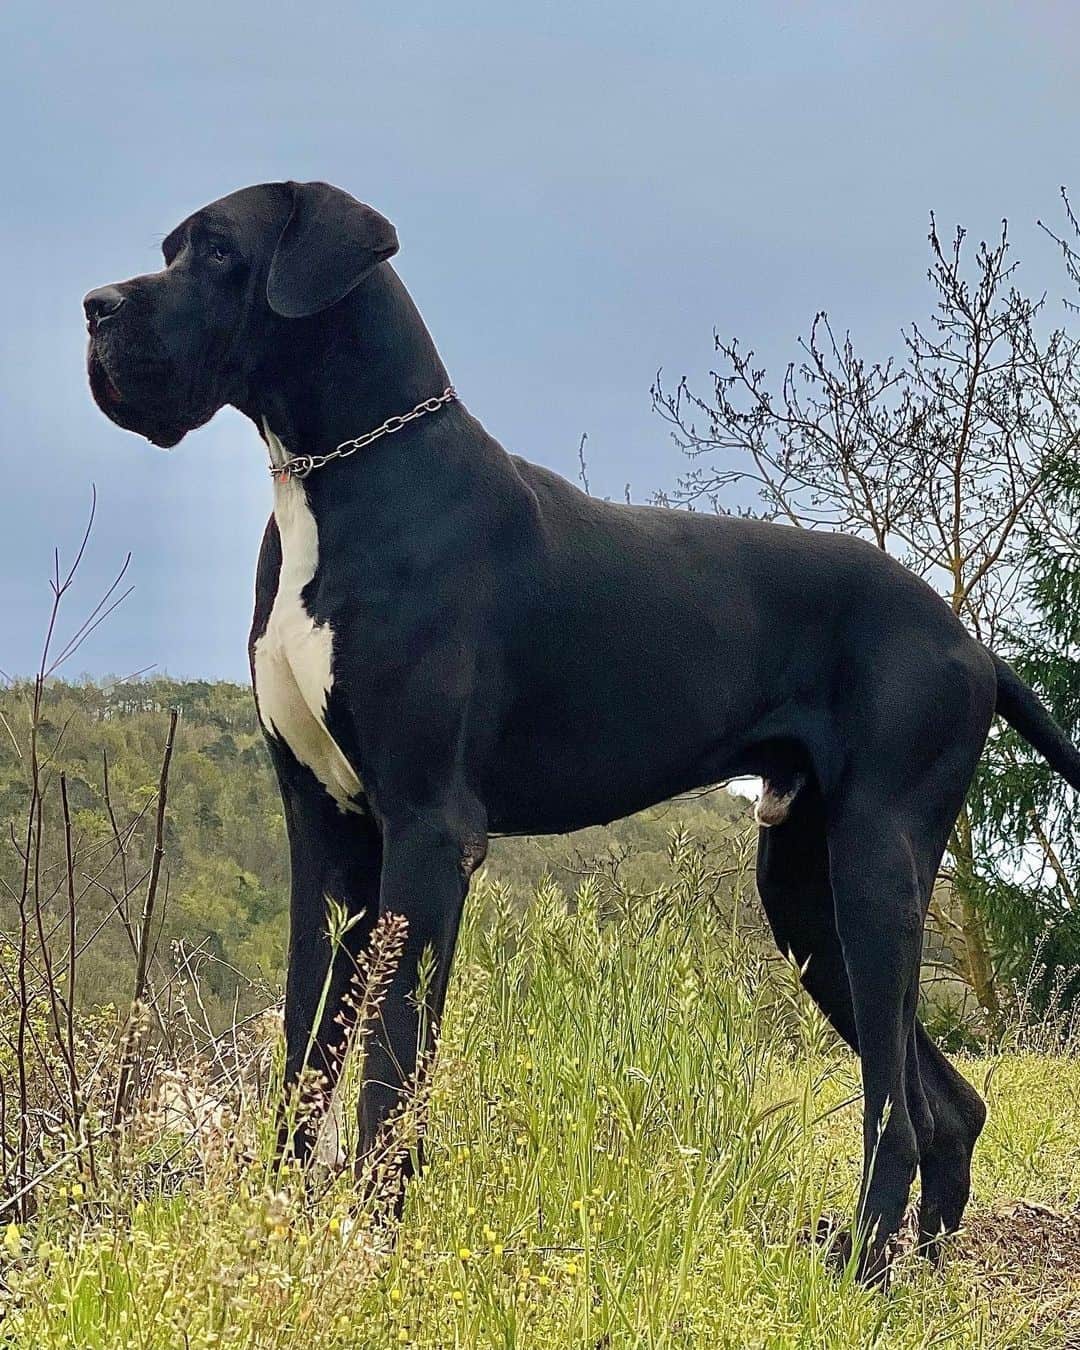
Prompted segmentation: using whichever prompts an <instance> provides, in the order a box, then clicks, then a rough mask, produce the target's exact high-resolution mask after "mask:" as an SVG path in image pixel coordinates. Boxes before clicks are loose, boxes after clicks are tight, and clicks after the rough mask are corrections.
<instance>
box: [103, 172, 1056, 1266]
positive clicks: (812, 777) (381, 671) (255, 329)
mask: <svg viewBox="0 0 1080 1350" xmlns="http://www.w3.org/2000/svg"><path fill="white" fill-rule="evenodd" d="M163 247H164V255H165V267H164V269H163V270H161V271H158V272H154V273H151V274H149V275H145V276H138V277H135V278H133V279H132V280H130V281H125V282H123V283H121V284H119V285H111V286H105V287H103V288H101V289H99V290H95V291H92V292H91V293H90V294H89V295H88V296H87V297H86V300H85V302H84V304H85V310H86V315H87V318H88V320H89V328H90V349H89V374H90V385H91V389H92V391H93V394H94V397H95V399H96V400H97V403H98V405H99V406H100V407H101V409H102V411H103V412H105V413H106V415H107V416H108V417H110V418H111V419H112V420H113V421H114V422H116V423H117V424H119V425H120V426H121V427H125V428H127V429H128V430H131V431H135V432H138V433H139V434H140V435H142V436H145V437H147V438H148V439H149V440H150V441H152V442H153V443H154V444H155V445H159V446H173V445H176V443H177V442H178V441H179V440H181V438H182V437H183V436H184V434H185V433H186V432H188V431H190V430H191V429H192V428H193V427H197V426H200V425H202V424H203V423H204V422H206V421H207V420H208V419H209V418H211V417H212V416H213V415H214V413H215V412H216V411H217V409H219V408H221V407H222V406H223V405H225V404H231V405H233V406H234V407H236V408H239V409H240V410H241V411H242V412H243V413H245V414H246V415H247V416H248V417H250V418H251V420H252V422H254V424H255V426H256V428H257V429H258V431H259V434H260V435H261V436H262V437H263V440H264V442H265V443H266V446H267V449H268V451H269V456H270V459H271V464H272V467H273V473H274V477H273V494H274V514H273V517H272V519H271V520H270V523H269V525H268V526H267V529H266V534H265V536H264V539H263V544H262V553H261V555H260V558H259V564H258V578H257V582H256V597H255V619H254V626H253V628H252V632H251V662H252V670H253V676H254V682H255V691H256V699H257V702H258V708H259V715H260V717H261V719H262V723H263V726H264V727H265V730H266V736H267V740H268V742H269V746H270V753H271V756H272V758H273V761H274V766H275V768H276V770H277V774H278V778H279V780H280V784H281V794H282V797H283V800H284V809H285V819H286V823H287V826H288V833H289V845H290V851H291V861H292V900H291V923H292V928H291V942H290V951H289V969H288V980H287V992H286V1013H285V1024H286V1037H287V1050H288V1071H289V1073H290V1074H291V1075H293V1076H294V1077H295V1076H296V1075H297V1074H298V1073H299V1071H300V1069H301V1066H302V1063H303V1060H304V1057H305V1053H306V1052H307V1050H308V1048H309V1041H310V1042H311V1043H313V1045H314V1047H315V1060H316V1063H317V1064H318V1065H319V1066H320V1067H322V1068H325V1070H326V1072H327V1074H328V1075H331V1076H332V1075H333V1073H334V1071H335V1065H336V1064H337V1063H338V1055H337V1053H336V1051H337V1050H338V1049H339V1045H338V1042H339V1041H340V1038H341V1037H342V1035H343V1032H342V1030H341V1027H342V1014H343V1008H342V998H343V996H344V994H345V992H346V990H347V986H348V982H349V977H350V973H351V967H352V964H353V961H354V958H355V955H356V954H357V953H358V952H359V951H360V950H361V949H362V948H363V946H364V944H365V941H366V939H367V936H368V934H369V933H370V931H371V928H372V925H373V924H374V922H375V921H376V919H377V917H378V916H379V915H380V914H381V913H386V912H393V913H397V914H401V915H404V916H405V918H406V919H407V921H408V930H407V940H406V946H405V953H404V957H403V959H402V961H401V963H400V966H399V968H398V970H397V973H396V975H395V976H394V978H393V982H392V985H391V987H390V989H389V993H388V995H387V998H386V1002H385V1004H384V1008H383V1025H382V1028H381V1029H380V1031H379V1032H378V1033H377V1035H376V1036H375V1039H374V1043H373V1044H372V1046H371V1047H370V1049H369V1052H368V1057H367V1069H366V1083H365V1086H364V1089H363V1097H362V1104H361V1108H360V1112H361V1136H362V1141H363V1143H364V1145H365V1146H366V1147H368V1148H371V1147H372V1146H374V1145H375V1144H376V1142H377V1141H378V1139H379V1136H380V1131H381V1129H382V1128H383V1125H384V1123H385V1122H386V1120H387V1118H388V1116H389V1115H390V1114H391V1113H392V1112H393V1111H394V1109H395V1107H396V1105H397V1104H398V1102H399V1100H400V1097H401V1092H402V1087H403V1084H405V1083H407V1081H408V1080H409V1078H410V1076H411V1074H412V1072H413V1069H414V1066H415V1064H416V1057H417V1044H418V1029H419V1024H420V1021H421V1020H423V1022H424V1023H425V1024H426V1023H427V1021H428V1019H427V1018H424V1019H420V1015H419V1011H418V1008H417V1006H416V1002H415V1000H413V999H410V998H409V997H408V996H409V995H410V993H411V992H412V991H413V989H414V987H415V985H416V980H417V964H418V961H419V960H420V959H421V957H422V956H423V955H424V953H425V952H426V950H427V949H429V948H430V949H433V952H434V956H435V959H436V967H435V970H436V973H435V976H434V979H433V981H432V982H431V987H430V992H429V995H428V997H429V1002H430V1010H429V1011H430V1014H431V1018H430V1021H431V1023H432V1024H433V1025H434V1024H435V1023H437V1021H438V1017H439V1015H440V1012H441V1009H442V1005H443V999H444V995H445V992H446V984H447V978H448V976H449V973H450V964H451V958H452V956H453V952H454V942H455V937H456V934H457V929H458V922H459V920H460V917H461V912H462V906H463V903H464V900H465V894H466V891H467V889H468V885H469V878H470V875H471V873H472V872H473V870H474V869H475V868H476V866H477V865H478V864H479V863H480V861H481V860H482V859H483V857H484V853H485V849H486V844H487V839H488V836H489V834H494V833H519V832H528V833H552V832H555V833H557V832H562V831H567V830H574V829H578V828H580V827H582V826H585V825H592V824H597V823H601V822H607V821H610V820H612V819H614V818H616V817H619V816H623V815H626V814H628V813H629V812H632V811H637V810H638V809H640V808H642V807H645V806H648V805H649V804H650V803H653V802H656V801H659V800H661V799H663V798H666V797H670V796H672V795H673V794H675V793H679V792H684V791H687V790H689V789H691V788H695V787H700V786H702V785H706V784H713V783H717V782H720V781H721V780H723V779H726V778H730V777H733V776H736V775H760V776H761V777H762V778H763V779H764V780H765V791H764V795H763V798H762V803H761V806H760V807H759V820H760V821H761V824H762V830H761V836H760V843H759V849H758V866H757V879H758V887H759V890H760V892H761V898H762V901H763V903H764V906H765V910H766V913H767V914H768V917H769V922H770V923H771V925H772V928H773V931H774V933H775V935H776V940H777V942H778V943H779V945H780V947H781V948H782V949H784V951H785V952H790V953H791V954H792V955H793V956H794V957H795V958H796V960H797V961H798V962H799V963H800V965H802V966H803V967H804V973H803V982H804V984H805V985H806V987H807V989H808V990H809V991H810V993H811V994H812V996H813V997H814V998H815V999H816V1000H817V1002H818V1003H819V1004H820V1006H821V1008H822V1009H823V1010H824V1012H825V1014H826V1015H827V1016H828V1018H829V1019H830V1020H831V1022H832V1023H833V1025H834V1026H835V1027H836V1029H837V1030H838V1031H839V1033H840V1035H841V1036H843V1038H844V1039H845V1040H846V1041H847V1042H848V1044H849V1045H851V1046H852V1047H853V1048H854V1049H856V1050H857V1051H859V1052H860V1054H861V1057H862V1073H863V1082H864V1087H865V1121H864V1148H865V1167H864V1175H863V1183H862V1194H861V1197H860V1204H859V1223H860V1225H861V1231H862V1233H863V1234H864V1235H865V1238H866V1240H865V1244H864V1246H863V1252H862V1258H861V1259H862V1268H863V1273H864V1274H865V1275H867V1276H869V1277H874V1276H876V1275H878V1274H880V1272H881V1271H882V1270H883V1268H884V1265H885V1262H886V1259H887V1249H888V1245H889V1242H890V1239H891V1238H892V1236H893V1235H894V1234H895V1233H896V1230H897V1227H898V1225H899V1223H900V1220H901V1216H902V1214H903V1211H904V1207H905V1204H906V1201H907V1197H908V1191H909V1188H910V1186H911V1183H912V1180H913V1178H914V1174H915V1170H916V1167H918V1168H920V1169H921V1172H922V1202H921V1216H920V1227H921V1232H922V1237H923V1241H924V1243H925V1245H926V1246H927V1247H928V1248H930V1249H932V1248H933V1247H934V1246H935V1244H936V1239H937V1238H938V1236H939V1235H940V1234H941V1233H942V1232H948V1231H951V1230H953V1229H955V1228H956V1227H957V1225H958V1224H959V1222H960V1218H961V1215H962V1213H963V1210H964V1205H965V1203H966V1201H967V1198H968V1191H969V1185H970V1162H971V1155H972V1149H973V1147H974V1144H975V1140H976V1138H977V1136H978V1134H979V1131H980V1129H981V1127H982V1124H983V1120H984V1117H985V1110H984V1107H983V1104H982V1102H981V1101H980V1099H979V1097H978V1096H977V1094H976V1093H975V1092H974V1091H973V1090H972V1088H971V1087H969V1086H968V1084H967V1083H966V1082H965V1081H964V1079H963V1078H961V1076H960V1075H959V1074H958V1073H957V1072H956V1070H955V1069H953V1068H952V1066H951V1065H950V1064H949V1063H948V1061H947V1060H946V1059H945V1058H944V1056H943V1055H942V1054H941V1052H940V1051H939V1050H938V1049H937V1048H936V1046H934V1045H933V1043H932V1042H931V1041H930V1040H929V1038H928V1037H927V1035H926V1033H925V1031H924V1030H923V1028H922V1026H921V1025H920V1024H919V1022H918V1021H917V1019H916V1016H915V1005H916V996H917V992H918V979H919V963H920V948H921V938H922V930H923V919H924V915H925V913H926V908H927V903H928V900H929V896H930V889H931V886H932V884H933V881H934V876H935V873H936V871H937V868H938V865H939V863H940V861H941V857H942V853H943V850H944V848H945V844H946V840H947V839H948V836H949V831H950V828H951V826H952V824H953V822H954V820H955V819H956V815H957V812H958V810H959V808H960V805H961V803H962V802H963V800H964V794H965V792H966V790H967V787H968V783H969V781H970V779H971V776H972V772H973V770H974V768H975V764H976V761H977V760H978V757H979V753H980V751H981V749H982V746H983V743H984V741H985V739H986V735H987V731H988V729H989V727H990V723H991V719H992V718H993V716H994V713H995V712H997V713H999V714H1000V715H1002V716H1004V717H1005V718H1006V719H1007V720H1008V721H1009V722H1011V723H1012V725H1013V726H1014V727H1016V728H1017V729H1018V730H1019V731H1020V733H1021V734H1022V735H1023V736H1025V737H1026V738H1027V740H1028V741H1030V742H1031V744H1032V745H1033V746H1035V747H1036V748H1037V749H1038V750H1039V751H1040V752H1041V753H1042V754H1043V755H1044V756H1045V757H1046V759H1047V760H1048V761H1049V763H1050V764H1051V765H1052V766H1053V767H1054V768H1055V769H1056V770H1057V771H1058V772H1060V773H1061V774H1063V775H1064V777H1065V778H1066V779H1067V780H1068V781H1069V783H1070V784H1072V786H1073V787H1074V788H1080V754H1078V753H1077V751H1076V750H1075V749H1074V748H1073V747H1072V746H1071V745H1070V744H1069V743H1068V742H1067V741H1066V740H1065V738H1064V737H1063V735H1062V733H1061V732H1060V730H1059V728H1058V727H1057V726H1056V725H1055V724H1054V722H1053V721H1052V720H1051V718H1050V716H1049V714H1048V713H1047V712H1046V710H1045V709H1044V708H1043V707H1042V705H1041V704H1040V703H1039V701H1038V700H1037V698H1036V697H1035V695H1034V694H1033V693H1032V692H1031V690H1030V689H1028V688H1027V686H1026V685H1024V684H1023V683H1022V682H1021V681H1020V680H1019V678H1018V677H1017V676H1016V675H1015V673H1014V672H1013V671H1012V670H1011V669H1010V668H1009V667H1008V666H1007V665H1005V664H1004V663H1003V662H1002V661H1000V660H999V659H997V658H996V657H995V656H993V655H992V654H991V653H990V652H988V651H987V650H985V649H984V648H983V647H982V646H980V645H979V643H977V642H976V641H975V640H974V639H973V638H972V637H970V636H969V635H968V633H967V632H965V630H964V629H963V628H962V627H961V625H960V624H959V623H958V622H957V620H956V619H955V618H954V617H953V615H952V613H951V612H950V611H949V609H948V607H947V606H946V605H945V604H944V603H943V602H942V601H941V600H940V599H939V598H938V596H937V595H935V594H934V592H933V591H932V590H931V589H930V588H929V587H928V586H926V585H925V584H924V583H923V582H922V581H920V580H918V579H917V578H916V577H915V576H913V575H912V574H911V573H910V572H908V571H906V570H905V569H904V568H903V567H902V566H900V565H899V564H898V563H897V562H895V561H893V560H892V559H891V558H889V557H887V556H886V555H885V554H883V553H881V552H880V551H878V550H877V549H876V548H874V547H872V546H871V545H869V544H866V543H863V542H860V541H859V540H857V539H853V538H847V537H845V536H843V535H839V534H819V533H808V532H804V531H801V530H797V529H793V528H788V527H784V526H781V525H773V524H765V523H761V522H758V521H753V520H743V519H734V518H730V517H719V518H716V517H711V516H704V515H694V514H689V513H686V512H682V511H673V510H663V509H655V508H650V507H633V506H621V505H613V504H611V503H608V502H603V501H597V500H595V499H594V498H591V497H588V496H586V495H585V494H583V493H582V492H580V491H578V490H577V489H576V488H574V487H572V486H571V485H570V484H568V483H567V482H565V481H564V480H563V479H562V478H560V477H558V476H557V475H556V474H554V473H551V472H549V471H548V470H546V469H541V468H537V467H536V466H535V465H533V464H529V463H526V462H525V461H523V460H521V459H517V458H515V457H514V456H512V455H509V454H507V453H506V451H505V450H503V448H502V447H501V446H500V445H499V444H498V443H497V442H496V441H495V440H493V439H492V437H491V436H489V435H488V433H487V432H486V431H485V430H484V428H483V427H482V426H481V424H480V423H479V422H478V421H477V420H476V419H475V418H474V417H473V416H472V415H471V414H470V413H469V412H468V411H467V410H466V408H465V407H464V406H463V405H462V403H461V402H460V401H458V400H457V398H456V397H455V395H454V392H453V390H452V389H451V388H450V382H449V379H448V376H447V372H446V369H445V367H444V366H443V363H442V361H441V359H440V357H439V354H438V352H437V351H436V349H435V345H434V343H433V342H432V339H431V337H430V335H429V334H428V331H427V329H426V327H425V326H424V323H423V321H422V320H421V318H420V315H419V313H418V312H417V310H416V308H415V306H414V305H413V302H412V300H411V299H410V298H409V296H408V294H407V293H406V291H405V288H404V286H403V285H402V283H401V281H400V280H399V279H398V277H397V275H396V274H395V272H394V270H393V268H392V267H391V265H390V263H389V261H388V259H389V258H390V257H391V255H392V254H394V253H395V252H396V250H397V247H398V242H397V236H396V234H395V231H394V228H393V226H392V225H391V224H390V223H389V221H387V220H386V219H384V217H382V216H381V215H379V213H378V212H377V211H374V210H373V209H372V208H371V207H369V206H365V205H363V204H362V203H361V202H358V201H356V200H355V199H354V198H353V197H351V196H349V195H348V194H347V193H345V192H342V191H340V190H339V189H337V188H334V187H330V186H328V185H326V184H324V183H264V184H261V185H259V186H257V187H250V188H245V189H243V190H242V191H239V192H235V193H233V194H232V195H230V196H228V197H225V198H223V199H222V200H220V201H218V202H215V203H213V204H212V205H211V206H208V207H206V208H204V209H203V210H201V211H197V212H196V213H195V214H194V215H192V216H190V217H189V218H188V219H187V220H185V221H184V222H183V223H182V224H181V225H179V226H177V228H176V229H175V230H173V231H172V233H171V234H170V235H169V236H168V237H167V238H166V239H165V242H164V246H163ZM391 432H394V433H396V434H390V433H391ZM354 451H355V452H356V453H353V452H354ZM313 457H314V458H313ZM328 896H329V897H333V898H334V899H335V900H337V901H340V902H341V903H342V904H343V905H345V906H346V907H347V909H348V911H349V912H350V913H351V914H353V915H355V916H359V917H358V919H357V922H356V923H355V924H354V926H353V927H351V928H350V929H349V931H348V933H347V936H346V939H345V947H346V950H344V951H342V952H340V953H339V956H338V958H337V959H336V960H335V961H334V962H333V965H334V968H333V969H332V970H331V969H330V966H331V964H332V962H331V950H330V943H329V940H328V936H327V931H326V923H327V918H326V897H328ZM327 985H328V988H329V997H328V999H327V1001H326V1003H325V1007H324V1009H323V1012H322V1015H321V1018H319V1005H320V996H321V994H322V992H323V989H324V986H327ZM317 1018H319V1025H318V1026H315V1025H314V1023H315V1021H316V1019H317ZM883 1119H884V1120H885V1125H884V1129H882V1128H881V1126H882V1121H883ZM879 1135H880V1138H879ZM294 1142H295V1147H296V1148H297V1150H298V1151H299V1152H301V1153H303V1152H304V1151H305V1150H306V1149H308V1148H309V1147H310V1139H309V1138H308V1137H307V1136H306V1135H305V1136H304V1137H301V1138H298V1139H296V1140H295V1141H294Z"/></svg>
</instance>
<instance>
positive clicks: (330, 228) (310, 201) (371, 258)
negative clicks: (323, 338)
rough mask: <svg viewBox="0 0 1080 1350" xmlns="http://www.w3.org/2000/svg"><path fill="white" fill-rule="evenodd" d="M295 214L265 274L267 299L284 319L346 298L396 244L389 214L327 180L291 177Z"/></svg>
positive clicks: (392, 252)
mask: <svg viewBox="0 0 1080 1350" xmlns="http://www.w3.org/2000/svg"><path fill="white" fill-rule="evenodd" d="M287 186H288V187H290V188H291V189H292V193H293V208H292V215H290V216H289V219H288V222H287V224H286V226H285V228H284V230H283V231H282V232H281V238H280V239H279V240H278V243H277V248H276V249H275V250H274V256H273V258H272V259H271V262H270V273H269V275H268V276H267V278H266V299H267V301H268V302H269V305H270V308H271V309H272V310H273V311H274V313H275V314H280V315H281V316H282V318H284V319H303V318H306V317H307V316H308V315H309V314H318V313H319V311H320V310H324V309H329V308H330V306H331V305H336V304H337V302H338V301H339V300H343V299H344V298H345V296H346V295H348V293H349V292H350V291H351V290H352V288H353V287H354V286H355V285H356V284H357V282H359V281H360V280H361V279H362V278H363V277H365V276H366V275H367V273H368V272H370V271H371V269H372V268H373V267H376V266H378V264H379V263H381V262H383V261H384V260H385V259H387V258H391V257H393V255H394V254H395V253H396V252H397V250H398V238H397V231H396V230H395V229H394V227H393V225H391V224H390V222H389V221H388V220H387V219H386V217H385V216H380V215H379V213H378V211H376V210H374V209H373V208H372V207H370V206H365V205H364V203H363V202H358V201H357V200H356V198H355V197H350V196H349V194H348V193H347V192H342V190H341V188H336V187H332V186H331V185H330V184H329V183H289V184H288V185H287Z"/></svg>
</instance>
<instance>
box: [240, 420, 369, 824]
mask: <svg viewBox="0 0 1080 1350" xmlns="http://www.w3.org/2000/svg"><path fill="white" fill-rule="evenodd" d="M275 441H277V437H272V439H271V450H272V451H275V452H278V453H280V451H279V447H280V445H281V443H280V441H277V445H276V446H275V445H274V442H275ZM275 462H276V461H275ZM274 516H275V518H276V520H277V527H278V534H279V535H280V537H281V572H280V574H279V576H278V587H277V594H276V595H275V597H274V604H273V607H272V609H271V610H270V618H269V619H268V621H267V624H266V631H265V633H263V635H262V637H260V638H259V639H258V641H257V642H256V643H255V700H256V703H257V705H258V709H259V718H260V720H261V721H262V724H263V726H264V727H265V728H266V729H267V731H270V732H272V733H273V734H275V735H277V736H279V737H280V738H281V739H282V740H283V741H284V742H285V744H286V745H287V746H288V747H289V749H290V750H291V751H292V753H293V754H294V755H295V756H296V758H297V759H298V760H299V761H300V763H301V764H306V765H307V767H308V768H309V769H310V770H311V771H312V773H313V774H314V775H315V777H316V778H317V779H318V780H319V782H320V783H322V785H323V787H325V788H326V790H327V792H329V794H330V795H331V797H333V798H334V800H335V801H336V802H337V804H338V805H339V806H340V807H341V809H342V810H343V811H345V810H358V809H359V803H358V801H357V800H356V799H357V798H358V797H360V796H361V795H362V793H363V786H362V784H361V782H360V779H359V778H358V777H357V775H356V773H355V771H354V769H353V767H352V765H351V764H350V763H349V761H348V760H347V759H346V758H345V755H344V753H343V752H342V750H341V747H340V746H339V745H338V744H337V742H336V741H335V740H334V738H333V737H332V736H331V735H330V731H329V728H328V727H327V725H326V703H327V698H328V696H329V694H330V689H331V687H332V685H333V682H334V671H333V655H334V634H333V632H332V630H331V628H330V625H329V624H325V623H316V622H315V620H314V619H313V618H312V617H311V615H310V614H309V613H308V612H307V609H306V608H305V606H304V601H303V590H304V587H305V586H306V585H307V584H308V582H309V581H311V579H312V578H313V577H314V575H315V569H316V568H317V567H318V565H319V532H318V528H317V526H316V523H315V517H314V515H313V514H312V512H311V508H310V507H309V506H308V501H307V494H306V493H305V491H304V488H303V486H302V484H300V483H298V482H295V481H294V480H293V479H292V478H289V479H288V480H287V481H286V482H284V483H282V482H280V481H279V480H278V479H277V478H275V479H274Z"/></svg>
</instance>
